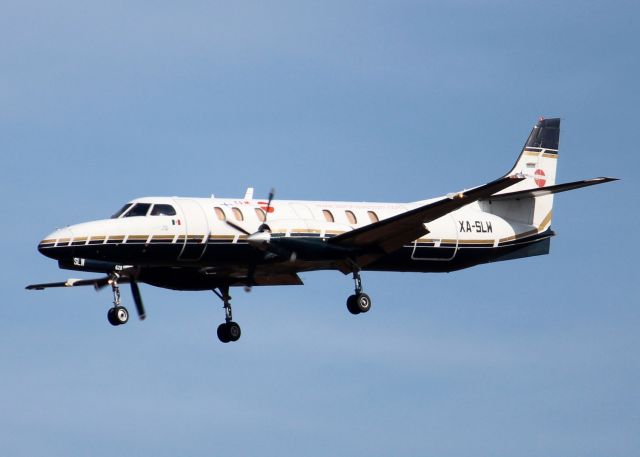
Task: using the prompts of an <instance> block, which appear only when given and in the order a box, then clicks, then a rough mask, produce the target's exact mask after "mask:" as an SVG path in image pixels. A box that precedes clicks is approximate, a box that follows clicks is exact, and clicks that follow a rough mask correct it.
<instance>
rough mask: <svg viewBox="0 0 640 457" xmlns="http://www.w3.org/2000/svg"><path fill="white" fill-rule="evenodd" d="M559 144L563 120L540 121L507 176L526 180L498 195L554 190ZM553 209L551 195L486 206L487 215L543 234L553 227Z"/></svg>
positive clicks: (542, 119) (497, 202)
mask: <svg viewBox="0 0 640 457" xmlns="http://www.w3.org/2000/svg"><path fill="white" fill-rule="evenodd" d="M559 142H560V118H554V119H544V118H540V120H539V121H538V122H537V123H536V125H534V126H533V129H532V130H531V133H530V134H529V137H528V138H527V141H526V143H525V144H524V147H523V148H522V151H521V153H520V156H519V157H518V160H517V161H516V163H515V165H514V166H513V168H512V169H511V171H510V172H509V173H507V176H509V175H515V174H518V175H524V177H525V178H526V179H525V180H524V181H522V182H520V183H518V184H516V185H514V186H512V187H510V188H509V189H505V190H504V191H502V192H498V194H497V195H499V194H503V193H506V192H509V193H511V192H517V191H525V190H531V189H538V188H541V187H548V186H553V185H554V184H555V183H556V166H557V163H558V144H559ZM483 206H484V205H483ZM552 208H553V194H552V193H551V194H546V195H542V196H535V197H531V198H522V199H518V200H503V201H495V202H492V204H491V205H487V207H486V208H485V211H488V212H491V213H493V214H497V215H500V216H502V217H504V218H506V219H510V220H513V221H515V222H520V223H522V224H527V225H533V226H535V227H536V228H537V229H538V231H544V230H546V229H547V228H549V227H550V225H551V215H552V212H551V211H552Z"/></svg>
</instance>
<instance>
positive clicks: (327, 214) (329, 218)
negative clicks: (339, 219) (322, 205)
mask: <svg viewBox="0 0 640 457" xmlns="http://www.w3.org/2000/svg"><path fill="white" fill-rule="evenodd" d="M322 215H323V216H324V220H325V221H326V222H335V221H336V218H335V217H334V215H333V213H332V212H331V210H328V209H323V210H322Z"/></svg>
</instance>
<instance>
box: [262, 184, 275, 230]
mask: <svg viewBox="0 0 640 457" xmlns="http://www.w3.org/2000/svg"><path fill="white" fill-rule="evenodd" d="M275 195H276V190H275V189H274V188H273V187H272V188H271V191H269V200H268V201H267V209H266V211H265V213H266V214H265V216H264V221H265V223H266V222H267V219H269V213H270V212H271V202H272V201H273V197H275Z"/></svg>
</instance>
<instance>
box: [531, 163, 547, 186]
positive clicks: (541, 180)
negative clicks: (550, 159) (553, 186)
mask: <svg viewBox="0 0 640 457" xmlns="http://www.w3.org/2000/svg"><path fill="white" fill-rule="evenodd" d="M533 179H534V180H535V182H536V184H537V185H538V187H544V185H545V184H546V183H547V178H546V177H545V174H544V170H540V169H539V168H538V169H537V170H536V172H535V176H534V178H533Z"/></svg>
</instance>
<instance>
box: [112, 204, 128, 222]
mask: <svg viewBox="0 0 640 457" xmlns="http://www.w3.org/2000/svg"><path fill="white" fill-rule="evenodd" d="M131 205H133V203H127V204H126V205H124V206H123V207H122V208H120V210H119V211H118V212H117V213H115V214H114V215H113V216H111V219H118V218H119V217H120V216H122V215H123V214H124V213H125V212H126V211H127V210H128V209H129V208H131Z"/></svg>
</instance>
